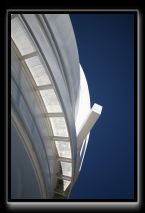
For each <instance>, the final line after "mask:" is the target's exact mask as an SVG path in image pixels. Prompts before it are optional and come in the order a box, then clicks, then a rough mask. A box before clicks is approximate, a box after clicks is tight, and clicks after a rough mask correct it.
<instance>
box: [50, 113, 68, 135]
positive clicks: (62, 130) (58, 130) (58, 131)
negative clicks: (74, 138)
mask: <svg viewBox="0 0 145 213" xmlns="http://www.w3.org/2000/svg"><path fill="white" fill-rule="evenodd" d="M50 122H51V126H52V129H53V134H54V136H60V137H68V131H67V126H66V122H65V119H64V117H52V118H50Z"/></svg>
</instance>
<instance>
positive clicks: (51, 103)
mask: <svg viewBox="0 0 145 213" xmlns="http://www.w3.org/2000/svg"><path fill="white" fill-rule="evenodd" d="M40 94H41V96H42V99H43V101H44V104H45V107H46V110H47V112H48V113H49V112H50V113H51V112H62V109H61V106H60V104H59V101H58V98H57V96H56V94H55V92H54V90H53V89H46V90H41V91H40ZM56 122H57V121H56ZM56 125H57V124H56Z"/></svg>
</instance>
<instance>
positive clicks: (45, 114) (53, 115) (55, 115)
mask: <svg viewBox="0 0 145 213" xmlns="http://www.w3.org/2000/svg"><path fill="white" fill-rule="evenodd" d="M43 116H44V117H64V114H63V112H55V113H43Z"/></svg>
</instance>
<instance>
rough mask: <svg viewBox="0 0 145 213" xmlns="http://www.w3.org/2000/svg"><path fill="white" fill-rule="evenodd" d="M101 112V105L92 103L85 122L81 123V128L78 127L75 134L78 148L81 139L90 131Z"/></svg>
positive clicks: (81, 141)
mask: <svg viewBox="0 0 145 213" xmlns="http://www.w3.org/2000/svg"><path fill="white" fill-rule="evenodd" d="M101 112H102V106H100V105H98V104H94V105H93V107H92V109H91V110H90V113H89V114H88V116H87V117H86V119H85V122H84V124H83V125H82V128H81V129H80V131H79V133H78V136H77V141H78V142H77V143H78V147H79V149H78V150H80V148H81V145H82V143H83V141H84V140H85V138H86V136H87V135H88V133H89V132H90V130H91V129H92V127H93V126H94V124H95V123H96V121H97V120H98V118H99V117H100V115H101Z"/></svg>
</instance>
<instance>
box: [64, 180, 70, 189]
mask: <svg viewBox="0 0 145 213" xmlns="http://www.w3.org/2000/svg"><path fill="white" fill-rule="evenodd" d="M69 184H70V181H69V180H63V191H65V190H66V189H67V187H68V186H69Z"/></svg>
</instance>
